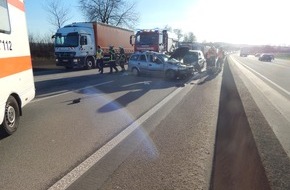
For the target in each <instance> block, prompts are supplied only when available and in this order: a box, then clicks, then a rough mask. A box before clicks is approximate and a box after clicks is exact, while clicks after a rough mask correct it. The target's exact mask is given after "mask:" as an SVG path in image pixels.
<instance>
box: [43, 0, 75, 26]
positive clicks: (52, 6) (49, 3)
mask: <svg viewBox="0 0 290 190" xmlns="http://www.w3.org/2000/svg"><path fill="white" fill-rule="evenodd" d="M44 9H45V10H46V11H47V13H48V22H49V23H50V24H51V25H53V26H54V27H55V29H59V28H61V27H62V26H63V25H64V24H65V23H66V22H67V21H68V20H70V19H71V18H72V16H70V14H71V12H70V9H69V7H66V6H65V4H63V1H61V0H46V1H45V4H44Z"/></svg>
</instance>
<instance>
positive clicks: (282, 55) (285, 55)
mask: <svg viewBox="0 0 290 190" xmlns="http://www.w3.org/2000/svg"><path fill="white" fill-rule="evenodd" d="M275 58H278V59H285V60H290V53H277V54H275Z"/></svg>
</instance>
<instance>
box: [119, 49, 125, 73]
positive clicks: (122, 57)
mask: <svg viewBox="0 0 290 190" xmlns="http://www.w3.org/2000/svg"><path fill="white" fill-rule="evenodd" d="M119 50H120V56H119V63H120V67H121V68H122V71H123V72H124V71H125V63H126V55H125V50H124V48H123V47H119Z"/></svg>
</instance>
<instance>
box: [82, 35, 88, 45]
mask: <svg viewBox="0 0 290 190" xmlns="http://www.w3.org/2000/svg"><path fill="white" fill-rule="evenodd" d="M87 43H88V42H87V37H86V36H81V40H80V45H81V46H83V45H87Z"/></svg>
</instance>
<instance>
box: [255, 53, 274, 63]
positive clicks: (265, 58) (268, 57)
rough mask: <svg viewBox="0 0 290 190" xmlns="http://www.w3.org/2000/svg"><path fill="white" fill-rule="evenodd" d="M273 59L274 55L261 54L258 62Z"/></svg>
mask: <svg viewBox="0 0 290 190" xmlns="http://www.w3.org/2000/svg"><path fill="white" fill-rule="evenodd" d="M273 59H274V55H272V54H268V53H262V54H261V55H260V57H259V60H260V61H269V62H270V61H272V60H273Z"/></svg>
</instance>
